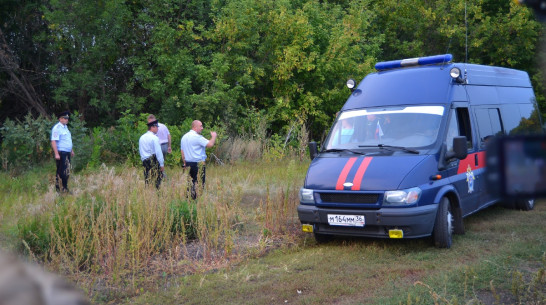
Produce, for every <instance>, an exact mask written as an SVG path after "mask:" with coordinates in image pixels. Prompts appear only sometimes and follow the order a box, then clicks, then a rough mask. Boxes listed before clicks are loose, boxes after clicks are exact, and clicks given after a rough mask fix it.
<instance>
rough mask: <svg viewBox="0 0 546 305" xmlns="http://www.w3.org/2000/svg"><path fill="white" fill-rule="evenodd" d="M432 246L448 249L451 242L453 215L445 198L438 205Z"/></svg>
mask: <svg viewBox="0 0 546 305" xmlns="http://www.w3.org/2000/svg"><path fill="white" fill-rule="evenodd" d="M432 238H433V240H434V245H435V246H436V247H438V248H450V247H451V243H452V240H453V214H451V204H450V202H449V199H448V198H447V197H444V198H442V200H441V201H440V204H439V205H438V213H437V214H436V222H435V223H434V231H433V232H432Z"/></svg>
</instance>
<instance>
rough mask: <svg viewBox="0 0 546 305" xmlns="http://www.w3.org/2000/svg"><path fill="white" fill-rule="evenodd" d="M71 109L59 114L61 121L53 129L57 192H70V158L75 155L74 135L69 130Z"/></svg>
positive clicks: (52, 138)
mask: <svg viewBox="0 0 546 305" xmlns="http://www.w3.org/2000/svg"><path fill="white" fill-rule="evenodd" d="M69 116H70V112H69V111H65V112H61V113H59V115H58V116H57V117H58V118H59V123H57V124H55V126H53V128H52V129H51V148H52V149H53V153H54V154H55V163H56V165H57V174H56V176H55V189H56V190H57V192H63V193H68V192H69V190H68V178H69V177H70V158H71V157H73V156H74V150H73V149H72V135H71V134H70V130H68V126H66V124H68V119H69Z"/></svg>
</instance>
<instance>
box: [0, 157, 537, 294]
mask: <svg viewBox="0 0 546 305" xmlns="http://www.w3.org/2000/svg"><path fill="white" fill-rule="evenodd" d="M307 166H308V161H304V162H300V161H297V160H285V161H271V162H266V161H261V162H252V163H251V162H248V163H246V162H242V163H235V164H233V165H223V166H209V167H208V168H207V186H206V189H205V191H204V193H203V194H201V196H200V197H199V200H198V201H197V202H196V203H193V202H190V201H187V200H186V197H187V192H186V189H187V188H186V186H187V173H184V172H183V171H182V170H181V169H180V168H168V169H167V175H168V178H167V179H166V181H165V183H164V184H163V185H162V188H161V190H160V191H159V192H157V191H155V190H154V189H153V188H144V187H143V184H144V183H143V181H142V177H141V176H142V173H141V169H140V168H134V167H112V168H109V167H102V168H101V169H97V170H90V171H83V172H79V173H77V174H75V175H73V177H71V181H70V185H71V189H72V191H73V194H72V195H67V196H57V195H56V194H55V192H54V189H53V183H52V182H53V174H52V173H53V172H54V169H53V167H45V168H41V169H37V170H35V171H30V172H26V173H23V174H21V175H19V176H16V177H12V176H8V175H6V174H1V175H0V180H1V184H0V192H1V194H2V198H4V201H3V203H2V205H1V206H0V220H1V227H0V232H1V240H2V245H3V248H5V249H9V250H12V251H19V253H21V254H20V255H21V256H23V257H26V258H27V259H33V260H36V261H38V262H40V263H42V264H44V266H45V267H46V268H48V269H49V270H52V271H54V272H56V273H59V274H62V275H64V276H66V277H68V278H69V279H71V280H72V281H74V282H75V283H77V284H78V286H80V287H81V288H82V289H84V291H85V292H86V293H87V295H88V296H89V297H90V299H91V300H92V301H93V302H94V303H98V304H100V303H104V304H217V303H223V304H545V302H546V299H545V298H546V288H545V287H546V277H545V273H544V271H545V267H546V254H545V253H546V241H545V240H544V237H545V236H546V234H545V233H546V227H545V226H544V224H543V223H544V219H546V217H545V216H546V202H544V201H539V202H538V203H537V205H536V207H535V210H534V211H531V212H522V211H514V210H507V209H504V208H501V207H491V208H489V209H487V210H484V211H481V212H479V213H477V214H475V215H472V216H470V217H468V218H467V219H465V225H466V229H467V230H466V234H465V235H462V236H460V235H456V236H455V237H454V244H453V246H452V248H451V249H448V250H446V249H436V248H434V247H433V246H432V245H431V242H430V241H429V240H428V239H418V240H376V239H363V238H351V239H345V238H337V239H335V240H334V241H332V242H331V243H328V244H324V245H317V244H316V243H315V241H314V239H313V238H312V235H307V234H305V233H302V232H300V227H299V221H298V219H297V214H296V206H297V204H298V197H297V193H298V190H299V188H300V186H301V185H302V183H303V179H304V177H305V172H306V169H307ZM181 220H183V221H181ZM23 241H24V242H23Z"/></svg>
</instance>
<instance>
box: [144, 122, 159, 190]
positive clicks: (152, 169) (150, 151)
mask: <svg viewBox="0 0 546 305" xmlns="http://www.w3.org/2000/svg"><path fill="white" fill-rule="evenodd" d="M157 130H158V122H157V120H155V121H151V122H149V123H148V132H146V133H145V134H143V135H142V136H141V137H140V139H139V140H138V150H139V153H140V160H142V166H144V181H145V182H146V184H148V183H150V181H152V180H153V179H155V181H156V182H155V187H156V188H157V189H159V185H160V184H161V179H163V171H164V169H165V167H164V159H163V152H162V151H161V145H159V138H158V137H157V136H156V134H157Z"/></svg>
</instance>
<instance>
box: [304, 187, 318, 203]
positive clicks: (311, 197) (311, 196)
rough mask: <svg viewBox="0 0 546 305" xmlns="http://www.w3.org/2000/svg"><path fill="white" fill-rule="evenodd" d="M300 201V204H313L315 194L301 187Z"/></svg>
mask: <svg viewBox="0 0 546 305" xmlns="http://www.w3.org/2000/svg"><path fill="white" fill-rule="evenodd" d="M300 202H301V203H302V204H315V195H314V194H313V190H310V189H306V188H303V187H302V188H301V189H300Z"/></svg>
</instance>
